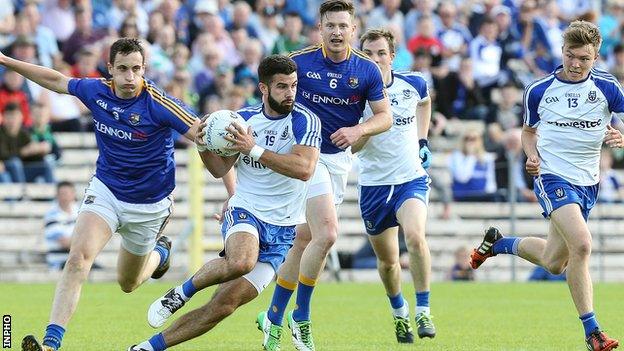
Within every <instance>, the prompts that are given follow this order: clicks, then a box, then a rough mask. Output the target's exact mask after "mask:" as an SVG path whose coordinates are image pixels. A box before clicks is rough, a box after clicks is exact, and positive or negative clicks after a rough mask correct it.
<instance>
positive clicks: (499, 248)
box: [492, 236, 521, 256]
mask: <svg viewBox="0 0 624 351" xmlns="http://www.w3.org/2000/svg"><path fill="white" fill-rule="evenodd" d="M520 240H521V239H520V238H518V237H513V236H511V237H508V238H502V239H499V240H498V241H497V242H495V243H494V246H493V247H492V252H493V253H494V254H495V255H498V254H510V255H516V256H517V255H518V245H519V244H520Z"/></svg>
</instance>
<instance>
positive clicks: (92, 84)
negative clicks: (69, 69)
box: [67, 78, 102, 105]
mask: <svg viewBox="0 0 624 351" xmlns="http://www.w3.org/2000/svg"><path fill="white" fill-rule="evenodd" d="M98 84H102V82H101V80H100V79H93V78H73V79H70V80H69V83H68V84H67V90H68V91H69V93H70V94H71V95H73V96H75V97H77V98H78V99H80V101H82V102H83V103H84V104H85V105H88V101H89V98H91V97H92V96H93V94H95V93H96V92H97V91H98V89H97V86H96V85H98Z"/></svg>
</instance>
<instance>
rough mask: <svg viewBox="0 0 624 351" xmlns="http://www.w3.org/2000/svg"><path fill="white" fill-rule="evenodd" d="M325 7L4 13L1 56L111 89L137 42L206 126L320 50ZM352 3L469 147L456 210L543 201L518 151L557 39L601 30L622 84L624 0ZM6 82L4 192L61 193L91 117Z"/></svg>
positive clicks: (84, 7)
mask: <svg viewBox="0 0 624 351" xmlns="http://www.w3.org/2000/svg"><path fill="white" fill-rule="evenodd" d="M321 2H322V0H288V1H286V0H247V1H245V0H234V1H229V0H188V1H180V0H7V1H5V3H7V4H6V6H3V7H2V8H0V50H2V51H3V52H4V53H6V54H8V55H10V56H12V57H15V58H18V59H20V60H24V61H28V62H32V63H37V64H41V65H44V66H47V67H50V68H54V69H57V70H59V71H61V72H63V73H65V74H67V75H69V76H73V77H108V70H107V65H106V64H107V58H108V52H107V49H108V47H109V46H110V44H111V43H112V42H113V41H114V40H115V39H117V38H119V37H122V36H126V37H138V38H141V39H142V40H143V42H144V44H145V48H146V66H147V70H146V78H148V79H150V80H153V81H154V82H155V83H156V84H157V85H159V86H161V87H163V88H164V89H165V90H166V91H167V92H168V93H169V94H171V95H173V96H175V97H177V98H179V99H181V100H182V101H184V102H185V103H187V104H188V105H189V106H191V107H192V108H193V109H195V110H196V111H197V112H198V114H200V115H203V114H206V113H210V112H212V111H215V110H217V109H222V108H227V109H238V108H241V107H243V106H246V105H251V104H255V103H257V102H258V101H259V93H258V89H257V83H258V76H257V72H256V69H257V66H258V63H259V61H260V60H261V58H262V57H263V56H265V55H268V54H271V53H287V52H291V51H293V50H297V49H301V48H303V47H305V46H308V45H312V44H317V43H319V42H320V35H319V31H318V28H317V27H316V21H317V20H318V19H317V18H316V15H317V13H318V7H319V4H320V3H321ZM355 4H356V11H357V14H356V19H357V33H356V38H355V39H356V40H357V37H358V36H359V34H361V33H362V32H363V30H365V29H367V28H372V27H386V28H389V29H390V30H392V31H393V32H394V34H395V36H396V37H397V41H398V42H397V45H396V48H397V49H396V57H395V60H394V68H395V69H397V70H415V71H419V72H421V73H422V74H423V75H424V77H425V78H426V80H427V81H428V83H429V89H430V92H431V94H430V95H431V96H432V99H433V103H434V104H433V106H434V116H433V123H432V130H431V133H430V134H432V137H441V138H455V139H456V140H458V141H459V142H458V145H457V151H455V152H453V153H452V154H451V155H450V156H449V160H448V165H449V168H448V171H449V172H450V174H451V181H450V184H449V186H448V188H449V189H450V190H451V191H450V192H451V193H452V196H449V198H450V197H452V198H453V199H454V200H457V201H463V200H488V201H489V200H492V201H495V200H502V199H506V198H508V197H509V193H508V192H507V189H510V188H515V189H518V190H517V191H518V194H517V195H518V196H517V198H518V199H519V200H521V201H534V196H532V193H531V191H530V189H531V187H532V184H531V181H530V179H525V178H526V177H525V175H524V174H523V166H522V163H523V162H524V160H523V154H522V152H521V149H520V148H519V144H518V135H519V134H518V129H519V128H521V126H522V105H521V103H522V90H523V87H524V86H526V85H527V84H528V83H529V82H531V81H532V80H534V79H537V78H539V77H542V76H544V75H546V74H548V73H550V72H552V71H553V70H554V69H556V67H557V66H558V65H559V64H560V63H561V46H562V37H561V34H562V32H563V30H564V29H565V27H566V26H567V25H568V24H569V23H570V22H571V21H572V20H575V19H579V18H580V19H584V20H587V21H592V22H594V23H597V24H598V25H599V28H600V30H601V32H602V36H603V38H604V42H603V44H602V48H601V51H600V58H599V60H598V62H597V65H598V66H599V67H600V68H603V69H606V70H609V71H610V72H612V73H613V74H614V75H615V76H616V77H617V79H619V80H620V81H621V82H622V81H624V46H623V45H622V35H623V32H624V3H623V2H622V1H621V0H600V1H592V0H469V1H463V0H461V1H460V0H377V1H373V0H356V1H355ZM353 45H354V46H357V43H356V42H354V43H353ZM0 83H1V84H0V181H2V182H23V181H45V182H54V180H55V177H54V163H55V162H56V161H58V160H59V158H60V157H61V152H60V150H59V148H58V147H57V146H56V143H55V141H54V137H53V133H54V132H57V131H59V132H61V131H62V132H67V131H73V132H77V131H88V130H89V128H90V118H88V110H87V109H86V108H85V107H84V106H83V105H82V104H81V103H80V102H79V101H78V100H77V99H75V98H74V97H72V96H68V95H60V94H56V93H54V92H51V91H47V90H44V89H42V88H40V87H39V86H37V85H36V84H34V83H32V82H30V81H27V80H24V79H23V78H22V77H21V76H19V75H18V74H15V73H13V72H10V71H0ZM455 120H459V121H464V120H469V121H479V122H481V123H482V124H483V125H484V128H481V129H478V130H472V129H470V130H468V129H466V130H463V131H462V133H460V134H455V135H454V134H453V133H450V132H449V131H447V130H446V129H445V128H444V125H445V124H446V123H447V122H448V121H455ZM16 121H19V122H18V123H16ZM180 144H181V145H182V146H183V144H184V142H181V143H180ZM612 156H614V157H615V158H614V160H613V162H612V163H613V164H614V166H615V167H619V166H621V165H622V163H624V162H622V159H623V158H624V157H623V156H624V155H621V154H615V155H612ZM439 157H442V155H440V156H439ZM510 157H511V158H510ZM510 167H512V172H509V168H510ZM466 169H470V171H469V172H466V171H465V170H466ZM514 172H515V173H514ZM512 173H514V174H516V176H513V177H512V178H511V181H513V182H514V184H515V187H512V186H511V185H510V180H509V179H508V178H509V175H510V174H512ZM609 174H611V173H609ZM609 177H610V178H609V179H612V180H611V181H610V183H608V184H609V186H610V187H611V188H614V189H616V190H615V195H614V196H610V195H609V197H608V198H609V201H619V200H620V199H621V196H619V190H617V189H619V186H620V182H619V181H617V176H616V175H609ZM434 182H435V180H434ZM434 185H435V184H434ZM611 195H613V194H611ZM606 198H607V197H605V199H606Z"/></svg>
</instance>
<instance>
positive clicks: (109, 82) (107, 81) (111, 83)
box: [99, 78, 145, 97]
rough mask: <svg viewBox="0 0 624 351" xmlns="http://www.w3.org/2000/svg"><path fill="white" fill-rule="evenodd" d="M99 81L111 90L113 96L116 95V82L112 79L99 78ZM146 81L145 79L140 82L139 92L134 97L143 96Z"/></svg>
mask: <svg viewBox="0 0 624 351" xmlns="http://www.w3.org/2000/svg"><path fill="white" fill-rule="evenodd" d="M99 79H100V81H101V82H102V83H104V84H106V85H107V86H108V87H109V88H110V89H111V91H112V92H113V94H115V82H114V81H113V80H112V79H105V78H99ZM144 81H145V79H141V80H140V81H139V84H140V86H139V90H138V91H137V93H136V94H135V95H134V97H137V96H139V95H141V93H142V92H143V87H144V86H145V84H144Z"/></svg>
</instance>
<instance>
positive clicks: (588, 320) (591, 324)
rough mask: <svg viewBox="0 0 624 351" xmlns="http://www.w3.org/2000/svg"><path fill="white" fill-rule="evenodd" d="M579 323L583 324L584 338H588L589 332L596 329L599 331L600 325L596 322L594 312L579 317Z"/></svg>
mask: <svg viewBox="0 0 624 351" xmlns="http://www.w3.org/2000/svg"><path fill="white" fill-rule="evenodd" d="M579 319H580V320H581V322H583V328H584V329H585V337H588V336H589V334H591V332H593V331H594V330H596V329H600V325H598V321H597V320H596V315H595V314H594V312H589V313H586V314H584V315H582V316H580V317H579Z"/></svg>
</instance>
